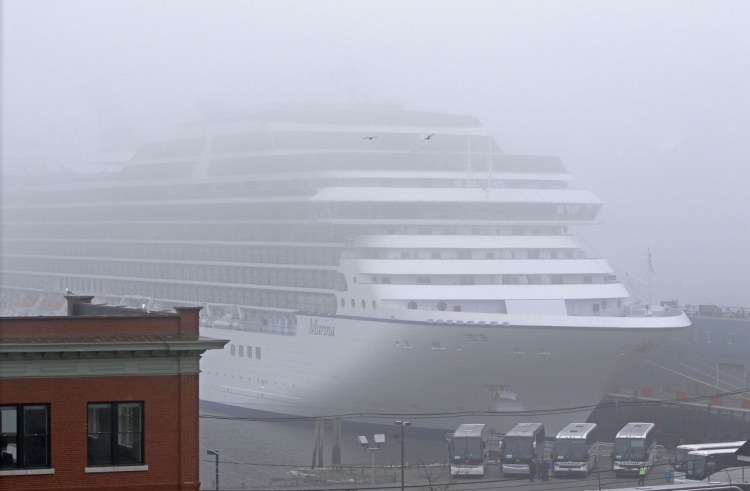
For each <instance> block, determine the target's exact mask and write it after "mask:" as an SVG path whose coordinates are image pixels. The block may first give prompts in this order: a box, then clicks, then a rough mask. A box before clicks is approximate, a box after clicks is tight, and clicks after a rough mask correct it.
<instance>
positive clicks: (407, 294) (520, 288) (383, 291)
mask: <svg viewBox="0 0 750 491" xmlns="http://www.w3.org/2000/svg"><path fill="white" fill-rule="evenodd" d="M369 286H370V287H371V288H372V290H373V292H374V294H375V296H376V297H377V298H381V299H383V300H395V299H414V300H534V299H539V300H555V299H557V300H578V299H580V300H583V299H593V298H602V299H605V298H613V299H618V298H628V297H629V296H630V294H629V293H628V291H627V290H626V289H625V287H624V286H623V285H622V284H621V283H594V284H585V285H393V284H390V285H383V284H376V285H369Z"/></svg>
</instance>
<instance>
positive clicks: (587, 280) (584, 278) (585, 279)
mask: <svg viewBox="0 0 750 491" xmlns="http://www.w3.org/2000/svg"><path fill="white" fill-rule="evenodd" d="M583 282H584V283H591V275H585V276H584V277H583Z"/></svg>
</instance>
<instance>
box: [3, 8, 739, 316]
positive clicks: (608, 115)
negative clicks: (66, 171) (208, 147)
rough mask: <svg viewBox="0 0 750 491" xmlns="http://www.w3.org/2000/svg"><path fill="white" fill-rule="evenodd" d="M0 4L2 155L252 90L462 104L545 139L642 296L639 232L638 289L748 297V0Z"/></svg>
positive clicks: (188, 116)
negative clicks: (585, 196) (595, 200)
mask: <svg viewBox="0 0 750 491" xmlns="http://www.w3.org/2000/svg"><path fill="white" fill-rule="evenodd" d="M2 7H3V10H2V39H1V41H2V48H1V49H2V67H1V68H2V94H1V95H2V100H1V101H0V102H1V103H2V124H3V127H2V152H3V171H4V172H7V171H11V170H13V171H18V169H12V168H11V167H12V165H18V164H17V162H28V156H30V155H31V156H35V158H38V159H41V158H52V156H54V158H56V159H63V158H65V156H68V158H79V157H80V156H83V155H92V154H95V153H99V152H112V151H121V150H124V151H126V150H127V149H129V148H132V146H133V145H135V144H136V143H137V142H139V141H143V140H144V139H147V138H148V136H149V135H151V134H152V133H153V132H155V131H157V130H160V129H162V128H164V127H169V126H172V125H174V124H176V123H179V122H182V121H186V120H192V119H196V118H197V117H198V115H199V114H200V113H201V111H206V110H212V109H221V108H224V109H231V108H235V107H239V108H245V107H248V106H250V105H251V104H255V103H266V102H371V103H384V102H385V103H402V104H404V105H405V107H407V108H411V109H418V110H428V111H448V112H457V113H463V114H470V115H476V116H478V117H479V118H480V119H481V120H482V122H483V123H484V124H485V125H486V126H487V128H488V130H489V132H490V134H492V135H493V136H494V137H495V139H496V140H497V141H498V143H499V145H500V146H501V148H503V150H504V151H505V152H508V153H521V154H544V155H556V156H559V157H561V158H562V159H563V161H564V162H565V163H566V165H567V166H568V168H569V169H570V171H571V172H572V174H573V177H574V179H575V185H576V186H578V187H583V188H587V189H590V190H592V191H593V192H594V193H595V194H597V196H598V197H599V198H601V199H602V200H603V201H604V209H603V210H602V212H601V214H600V221H601V222H602V223H601V225H597V226H591V227H577V229H576V230H575V232H576V233H577V234H579V235H580V236H581V237H582V239H583V240H584V243H585V244H586V245H587V246H588V248H589V249H590V250H591V251H592V252H593V253H594V255H596V256H600V257H604V258H607V259H608V260H609V261H610V263H611V264H612V266H613V267H614V268H615V270H616V271H617V272H618V274H619V276H620V278H621V279H623V281H625V283H626V285H627V286H628V288H629V289H630V291H631V293H633V294H634V295H636V296H638V297H640V298H641V299H642V300H647V293H648V289H647V287H646V283H645V279H646V276H647V274H646V271H647V262H646V257H647V250H648V249H649V248H650V250H651V254H652V262H653V268H654V272H655V275H654V276H653V278H652V290H653V300H654V301H659V300H662V299H673V298H676V299H679V300H680V301H681V303H683V304H684V303H692V304H696V303H715V304H719V305H731V306H745V307H750V298H748V297H749V296H750V295H749V292H750V280H748V275H749V273H750V261H749V260H748V254H750V252H749V251H750V240H748V235H749V234H748V227H749V226H748V208H749V206H748V205H749V204H750V198H748V188H750V171H749V170H748V167H749V166H750V92H749V91H750V89H749V88H750V55H749V53H750V29H748V28H747V26H748V25H750V2H746V1H703V2H697V1H688V0H679V1H658V2H656V1H653V0H644V1H620V2H615V1H607V2H605V1H599V0H596V1H527V0H522V1H504V2H501V1H467V0H462V1H404V0H396V1H383V0H378V1H371V2H370V1H318V0H308V1H297V2H289V1H286V2H285V1H275V0H274V1H270V0H269V1H237V2H231V1H214V2H208V1H206V2H195V1H183V0H180V1H164V0H161V1H158V2H153V1H150V0H147V1H136V0H127V1H126V0H122V1H98V0H96V1H74V0H50V1H35V0H15V1H7V0H6V1H3V3H2ZM21 157H23V158H21ZM13 163H15V164H13ZM628 277H630V278H631V281H630V282H628V281H627V278H628Z"/></svg>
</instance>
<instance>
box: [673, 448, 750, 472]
mask: <svg viewBox="0 0 750 491" xmlns="http://www.w3.org/2000/svg"><path fill="white" fill-rule="evenodd" d="M743 443H744V442H743ZM738 448H739V447H738ZM748 465H750V462H748V461H746V460H740V459H739V458H737V449H736V448H715V449H713V450H693V451H692V452H689V453H688V456H687V461H686V462H685V478H687V479H691V480H693V481H703V480H704V479H707V478H709V477H711V474H713V473H714V472H719V471H721V470H724V469H729V468H730V467H745V466H748Z"/></svg>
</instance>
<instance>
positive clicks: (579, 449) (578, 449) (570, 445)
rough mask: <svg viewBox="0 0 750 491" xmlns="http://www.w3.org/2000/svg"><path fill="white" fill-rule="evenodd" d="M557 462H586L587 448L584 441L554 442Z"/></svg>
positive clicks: (566, 440)
mask: <svg viewBox="0 0 750 491" xmlns="http://www.w3.org/2000/svg"><path fill="white" fill-rule="evenodd" d="M555 454H556V455H557V460H586V459H588V448H587V446H586V442H585V441H584V440H577V439H567V438H566V439H559V440H557V441H556V442H555Z"/></svg>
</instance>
